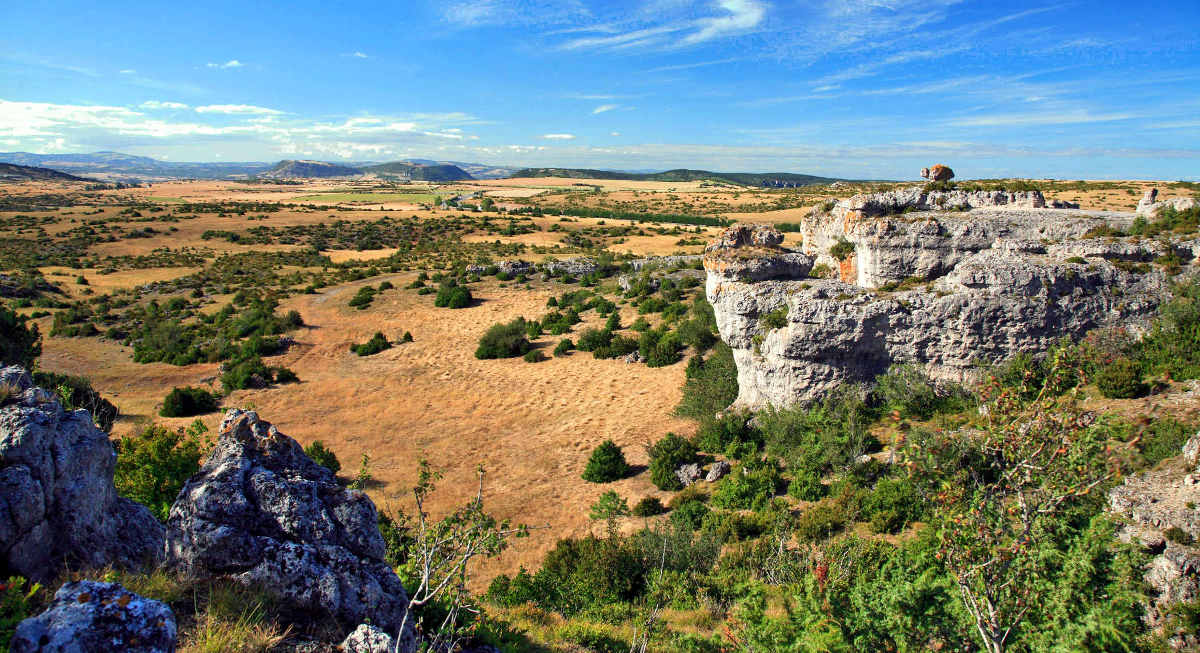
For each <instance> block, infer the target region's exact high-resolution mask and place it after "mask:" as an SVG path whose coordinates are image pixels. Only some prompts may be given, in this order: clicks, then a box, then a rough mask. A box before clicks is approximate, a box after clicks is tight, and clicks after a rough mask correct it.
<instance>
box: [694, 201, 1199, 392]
mask: <svg viewBox="0 0 1200 653" xmlns="http://www.w3.org/2000/svg"><path fill="white" fill-rule="evenodd" d="M936 195H937V194H935V193H925V192H923V191H918V190H914V191H912V192H909V191H896V192H892V193H885V194H882V196H856V197H854V198H851V199H850V200H844V201H843V202H839V203H838V204H837V205H836V206H835V207H833V208H832V209H827V210H822V209H816V210H814V211H813V213H812V215H810V216H809V217H808V218H807V219H806V220H805V221H804V222H803V224H802V231H803V235H804V245H803V249H804V251H803V252H795V251H790V250H786V249H783V248H782V247H781V246H780V243H781V242H782V238H783V236H782V234H780V233H778V232H776V231H774V230H773V229H771V228H770V227H767V226H764V225H756V226H749V225H738V226H734V227H731V228H729V229H727V230H726V231H725V232H724V233H723V234H721V235H720V236H719V237H718V239H717V241H716V242H714V243H713V244H712V245H710V246H709V247H708V249H707V250H706V257H705V260H704V266H705V269H706V271H707V272H708V278H707V282H706V290H707V296H708V301H709V302H710V303H711V304H712V305H713V308H714V309H715V313H716V318H717V327H718V329H719V331H720V333H721V338H722V340H724V341H725V342H726V343H727V344H728V345H729V346H730V347H731V348H732V349H733V353H734V360H735V362H736V363H737V368H738V387H739V393H738V398H737V401H736V403H735V406H738V407H746V408H760V407H762V406H764V405H767V404H775V405H786V404H790V403H793V402H796V401H810V400H813V399H815V398H817V397H819V396H821V395H822V394H823V393H825V392H827V391H829V390H831V389H833V388H834V387H836V386H838V385H840V384H843V383H847V382H853V383H857V382H869V381H871V380H872V379H874V378H875V377H876V376H877V375H879V374H881V373H883V372H885V371H886V370H887V368H888V367H889V366H890V365H892V364H893V363H915V364H918V365H921V366H923V367H924V368H925V369H926V371H927V372H928V373H929V374H930V375H931V376H932V377H933V378H935V379H939V380H949V381H964V380H968V379H971V378H973V377H974V376H975V375H976V374H977V373H978V369H979V366H980V365H981V364H988V363H995V362H999V361H1001V360H1003V359H1005V358H1007V357H1009V356H1011V355H1013V354H1015V353H1018V352H1030V353H1038V352H1042V351H1045V350H1046V349H1048V348H1049V347H1050V346H1051V345H1053V344H1054V343H1055V342H1057V341H1058V340H1059V339H1061V338H1062V337H1063V336H1073V337H1077V336H1082V335H1083V334H1085V333H1086V332H1087V331H1090V330H1092V329H1095V328H1098V327H1104V326H1107V325H1112V324H1117V323H1120V324H1123V325H1126V326H1136V325H1137V323H1138V322H1139V321H1140V320H1144V319H1146V318H1148V317H1149V316H1150V315H1151V314H1152V313H1153V312H1154V310H1155V309H1156V308H1157V306H1158V304H1159V302H1161V301H1162V300H1163V299H1164V298H1165V297H1166V296H1167V294H1168V291H1167V287H1166V277H1165V275H1164V274H1163V273H1162V272H1161V271H1159V270H1157V269H1151V270H1149V271H1144V270H1141V269H1140V268H1139V269H1133V268H1131V267H1130V266H1128V265H1124V264H1122V262H1124V261H1147V260H1153V259H1154V258H1156V257H1157V256H1159V255H1161V253H1162V252H1163V251H1165V249H1163V248H1164V247H1165V246H1163V245H1160V244H1158V243H1155V242H1150V241H1116V240H1111V239H1109V240H1105V239H1102V238H1092V237H1090V234H1089V232H1090V231H1092V230H1093V229H1096V228H1097V227H1103V226H1112V225H1116V226H1123V225H1125V224H1128V223H1129V222H1130V221H1131V220H1132V216H1130V215H1128V214H1124V215H1111V214H1096V213H1090V214H1083V213H1080V212H1077V211H1069V210H1067V211H1064V210H1054V209H1012V208H1007V209H999V208H983V209H972V210H970V211H916V212H913V211H909V212H908V213H904V212H903V210H901V211H900V212H899V213H898V214H893V212H894V209H895V208H896V207H897V206H899V204H898V202H901V200H904V201H911V202H913V204H908V205H906V206H928V205H930V204H937V203H938V202H937V201H935V200H933V199H931V198H932V197H934V196H936ZM948 195H950V194H942V196H943V197H944V196H948ZM904 198H907V199H904ZM960 199H961V200H962V201H964V202H966V201H968V200H969V201H972V202H976V201H983V199H987V201H989V202H991V203H992V204H993V205H1011V204H1014V203H1015V204H1018V205H1021V204H1041V203H1042V200H1041V196H1040V194H1036V193H1024V194H1022V193H1016V194H1013V193H1001V194H999V195H996V194H992V193H984V194H972V193H963V194H962V197H960V198H958V199H955V200H954V201H955V202H958V201H959V200H960ZM872 216H874V217H872ZM1110 240H1111V242H1110ZM1172 247H1176V246H1172ZM831 250H832V251H831ZM1176 253H1177V254H1179V255H1180V256H1181V257H1183V258H1185V259H1187V258H1190V257H1191V254H1190V250H1189V249H1188V248H1187V247H1184V246H1183V245H1179V246H1177V247H1176ZM810 273H811V274H813V275H817V276H821V277H834V278H809V277H810Z"/></svg>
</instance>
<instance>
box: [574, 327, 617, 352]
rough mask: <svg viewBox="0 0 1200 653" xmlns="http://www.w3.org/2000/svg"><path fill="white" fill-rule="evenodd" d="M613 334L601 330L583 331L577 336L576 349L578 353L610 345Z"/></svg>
mask: <svg viewBox="0 0 1200 653" xmlns="http://www.w3.org/2000/svg"><path fill="white" fill-rule="evenodd" d="M612 339H613V333H612V331H608V330H601V329H584V330H583V332H582V333H580V334H579V343H578V344H577V345H576V347H578V348H579V351H596V350H597V349H599V348H601V347H607V346H608V345H609V344H611V343H612Z"/></svg>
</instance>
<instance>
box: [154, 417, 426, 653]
mask: <svg viewBox="0 0 1200 653" xmlns="http://www.w3.org/2000/svg"><path fill="white" fill-rule="evenodd" d="M167 555H168V557H169V562H170V563H171V564H172V565H173V566H174V567H175V568H177V569H179V570H180V571H183V572H185V573H188V574H190V575H193V576H199V577H206V576H230V577H232V578H234V579H236V580H239V581H242V582H246V583H248V584H253V585H255V586H257V587H261V588H264V589H266V590H268V591H270V592H272V593H274V594H275V595H277V596H278V597H279V598H280V599H281V600H282V601H284V602H285V603H287V604H289V605H291V606H293V607H295V608H298V609H300V610H307V611H311V612H314V613H325V614H328V615H332V616H333V617H334V618H336V619H338V620H340V621H342V622H343V623H363V622H364V621H367V620H370V623H372V624H374V625H376V626H378V627H380V628H383V629H384V630H386V631H387V632H389V633H392V634H393V635H395V634H396V633H398V632H399V633H400V634H399V636H398V640H399V642H400V647H399V651H402V652H403V651H411V650H413V649H414V647H415V644H414V641H415V637H414V634H413V633H414V631H413V624H412V620H411V619H408V620H406V619H405V613H406V610H407V607H408V597H407V594H406V593H405V591H404V587H403V586H402V585H401V584H400V579H399V578H397V577H396V573H395V572H394V571H393V570H392V569H391V567H390V566H388V564H387V563H386V562H385V561H384V542H383V537H382V536H381V535H380V534H379V529H378V527H377V524H376V512H375V505H374V504H373V503H371V500H370V499H369V498H368V497H367V495H366V494H364V493H362V492H359V491H353V490H346V489H343V488H342V487H341V486H340V485H338V483H337V481H336V479H335V478H334V476H333V474H332V473H330V471H329V470H328V469H326V468H324V467H322V466H320V465H318V464H316V463H314V462H313V461H312V460H310V459H309V458H308V456H306V455H304V451H303V450H302V449H301V448H300V445H299V444H298V443H297V442H296V441H295V440H293V439H291V438H289V437H287V436H286V435H283V434H282V433H280V432H279V431H278V430H277V429H276V428H275V427H274V426H272V425H271V424H269V423H267V422H265V421H263V420H261V419H259V417H258V415H257V414H255V413H253V412H244V411H240V410H237V409H234V410H230V411H229V412H228V413H227V414H226V415H225V418H224V420H223V421H222V422H221V427H220V431H219V439H218V441H217V446H216V448H215V449H214V451H213V453H212V455H211V456H210V457H209V459H208V461H207V462H206V463H205V464H204V466H203V467H202V468H201V469H200V471H199V472H198V473H197V474H196V475H195V476H193V477H192V478H191V479H190V480H189V481H188V483H187V485H185V486H184V488H183V490H182V491H181V492H180V494H179V498H178V499H177V500H176V502H175V505H174V506H172V507H171V515H170V519H169V521H168V525H167ZM402 624H403V625H404V628H403V632H400V629H401V626H402Z"/></svg>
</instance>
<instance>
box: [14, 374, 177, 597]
mask: <svg viewBox="0 0 1200 653" xmlns="http://www.w3.org/2000/svg"><path fill="white" fill-rule="evenodd" d="M0 387H3V388H7V389H8V391H9V392H10V395H9V396H8V398H7V399H6V400H5V401H4V405H3V407H0V551H2V552H3V554H2V555H3V557H2V558H0V561H2V562H3V565H4V566H5V567H6V568H7V569H8V570H10V571H11V572H12V573H15V574H20V575H21V576H25V577H27V578H31V579H33V580H35V581H39V582H46V581H48V580H50V579H51V578H53V577H54V576H56V575H57V574H58V572H59V571H60V570H61V569H62V568H63V566H65V565H67V564H70V565H72V566H75V567H85V568H98V567H104V566H107V565H117V566H121V567H139V566H141V565H143V564H153V563H157V562H158V561H160V560H161V559H162V555H163V553H162V552H163V526H162V524H161V523H159V522H158V520H156V519H155V518H154V516H153V515H152V514H151V513H150V511H149V510H148V509H146V507H145V506H142V505H139V504H137V503H134V502H133V501H130V500H128V499H125V498H122V497H120V496H118V495H117V490H116V488H114V487H113V469H114V467H115V466H116V462H117V454H116V452H115V451H114V450H113V446H112V443H111V442H109V439H108V435H107V434H105V433H104V432H103V431H101V430H100V429H98V428H96V426H95V424H93V423H92V417H91V415H90V414H88V412H87V411H85V410H76V411H70V412H68V411H65V410H63V407H62V405H60V404H59V403H58V400H57V399H56V398H55V395H53V394H52V393H50V392H49V391H47V390H44V389H42V388H38V387H36V386H34V385H33V380H32V378H31V377H30V375H29V373H28V372H26V371H25V370H24V369H22V368H20V367H16V366H13V367H5V368H3V369H0Z"/></svg>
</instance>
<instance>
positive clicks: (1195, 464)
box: [1183, 433, 1200, 474]
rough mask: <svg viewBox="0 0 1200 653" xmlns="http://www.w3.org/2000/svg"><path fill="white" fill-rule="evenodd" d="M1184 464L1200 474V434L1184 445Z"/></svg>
mask: <svg viewBox="0 0 1200 653" xmlns="http://www.w3.org/2000/svg"><path fill="white" fill-rule="evenodd" d="M1183 462H1184V463H1185V464H1186V465H1187V466H1188V467H1189V468H1190V469H1192V470H1193V472H1194V473H1197V474H1200V433H1196V434H1194V435H1193V436H1192V437H1190V438H1188V441H1187V442H1185V443H1184V444H1183Z"/></svg>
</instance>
